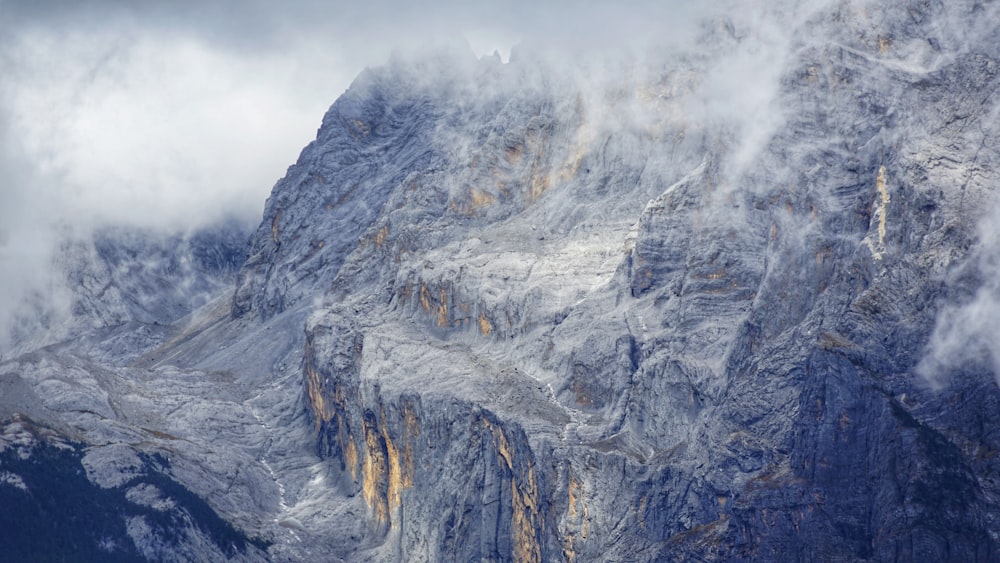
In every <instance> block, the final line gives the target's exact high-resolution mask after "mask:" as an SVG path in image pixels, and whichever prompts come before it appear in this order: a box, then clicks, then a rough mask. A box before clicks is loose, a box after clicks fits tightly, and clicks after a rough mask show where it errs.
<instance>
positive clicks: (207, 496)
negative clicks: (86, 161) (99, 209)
mask: <svg viewBox="0 0 1000 563" xmlns="http://www.w3.org/2000/svg"><path fill="white" fill-rule="evenodd" d="M808 7H810V8H813V11H811V12H805V11H803V10H802V9H796V10H792V11H791V12H789V13H791V14H792V16H794V17H790V18H788V19H787V20H785V21H784V22H783V23H784V24H787V28H788V29H789V30H790V31H789V33H788V37H786V39H787V41H788V42H787V44H784V43H781V44H780V45H779V46H778V48H777V49H778V50H777V51H774V52H771V51H767V52H769V53H771V54H772V55H773V57H774V60H776V61H779V62H780V64H781V66H780V70H781V72H780V73H778V74H776V75H775V78H774V83H773V84H770V83H768V84H761V83H758V82H753V81H751V80H749V78H751V77H746V78H747V80H746V84H744V83H743V81H741V80H739V79H733V78H732V77H729V78H727V77H726V76H725V74H726V73H727V72H730V73H732V72H735V73H736V74H737V75H739V73H738V72H737V71H738V70H739V68H740V64H741V63H742V62H745V60H746V59H744V58H742V57H744V55H745V54H746V53H747V52H752V51H753V49H765V50H766V49H772V48H774V46H773V45H772V44H770V43H767V42H766V41H765V42H763V43H761V42H755V41H756V39H755V38H754V34H753V29H752V28H751V27H749V24H748V23H747V22H742V21H738V20H719V21H714V22H709V23H707V24H706V25H705V27H704V28H703V30H702V33H700V34H699V35H698V39H697V42H696V43H695V44H694V45H693V46H688V47H689V48H687V49H680V50H677V49H675V50H673V51H670V52H669V53H670V56H664V57H658V56H650V57H649V58H645V59H638V60H633V61H631V62H630V63H629V64H623V65H610V66H608V65H605V64H604V63H603V62H601V61H591V60H579V61H573V62H572V63H571V64H567V63H566V61H561V62H553V61H552V60H549V59H546V58H545V57H544V56H542V55H540V54H535V53H531V52H530V51H528V50H525V51H521V52H519V53H517V56H515V57H513V58H512V61H511V62H510V63H508V64H500V63H499V61H497V60H495V59H492V58H485V59H483V60H478V61H477V60H475V59H474V58H472V57H470V56H469V55H468V53H464V52H462V53H454V52H444V53H441V52H436V53H433V54H424V55H422V56H420V57H417V58H415V59H407V58H404V57H397V58H394V59H393V60H392V61H391V62H390V63H389V64H388V65H386V66H385V67H383V68H379V69H372V70H369V71H366V72H365V73H363V74H362V76H360V77H359V78H358V80H357V81H356V82H355V84H354V85H353V86H352V88H351V89H350V90H349V91H348V92H347V93H346V94H345V95H344V96H343V97H342V98H341V99H340V100H338V101H337V102H336V103H335V104H334V105H333V107H332V108H331V109H330V111H329V112H328V113H327V115H326V116H325V117H324V119H323V124H322V126H321V128H320V130H319V132H318V135H317V139H316V141H315V142H313V143H312V144H310V145H309V146H308V147H306V149H305V150H304V151H303V153H302V155H301V157H300V159H299V161H298V162H297V163H296V164H295V165H293V166H292V167H291V168H289V171H288V174H287V175H286V177H285V178H283V179H282V180H281V181H279V182H278V184H277V185H276V186H275V188H274V191H273V193H272V195H271V197H270V198H269V200H268V202H267V204H266V208H265V212H264V218H263V221H262V223H261V224H260V226H259V227H258V228H257V230H256V232H255V233H254V234H253V235H252V237H251V240H250V251H249V259H248V260H247V261H246V263H245V264H243V265H242V267H241V269H240V272H239V275H238V278H237V281H236V284H235V289H232V288H231V286H226V285H225V284H224V283H217V280H219V279H222V278H223V277H224V276H219V277H216V274H226V275H228V273H231V272H232V268H234V267H236V265H237V264H238V263H239V260H237V259H236V256H237V252H236V251H235V245H234V246H233V250H232V251H230V250H226V249H227V248H230V246H229V245H228V244H221V245H219V246H216V245H215V244H214V243H213V244H210V245H208V246H207V247H206V248H208V249H214V248H221V249H223V250H222V251H220V252H219V253H217V254H206V253H204V252H202V253H200V254H199V252H198V251H196V249H195V246H197V245H194V246H192V253H191V254H192V255H198V256H203V257H204V258H205V260H203V261H200V262H197V264H199V265H197V266H195V267H192V268H191V269H190V270H185V269H184V268H186V267H187V266H184V264H186V262H184V263H180V262H175V261H172V260H165V261H163V262H157V264H161V265H155V264H154V265H153V266H150V267H148V268H146V269H142V268H138V269H136V268H134V267H133V265H134V261H135V258H136V253H135V252H132V253H131V254H130V251H129V249H130V248H132V249H134V248H137V243H136V242H135V241H134V240H132V239H130V238H129V237H128V236H124V235H120V236H119V235H115V236H111V237H110V238H109V239H108V241H109V243H108V244H104V243H100V242H98V243H97V244H95V245H93V246H92V248H93V249H94V252H96V253H97V255H98V256H100V257H101V258H100V260H97V261H93V260H91V261H85V262H86V264H91V265H90V266H87V267H81V268H75V269H71V271H72V272H75V274H73V275H76V276H77V278H74V279H77V280H78V281H79V283H77V284H75V285H76V286H77V288H76V291H77V295H76V297H75V299H76V301H75V303H77V304H78V306H77V308H76V310H77V312H78V314H79V316H80V318H83V319H91V320H92V322H93V323H94V324H95V326H96V329H94V330H90V331H85V330H82V329H79V328H77V329H76V330H78V332H77V333H75V334H79V335H81V338H78V339H76V340H74V341H71V342H57V341H56V340H57V339H55V340H53V339H52V338H50V339H48V340H45V341H44V342H42V341H34V342H35V344H36V345H35V346H34V347H31V346H28V347H27V348H26V349H25V350H21V351H20V352H21V353H19V354H17V355H15V357H13V358H12V359H8V360H6V361H4V362H2V363H0V391H2V393H0V415H2V416H3V417H5V418H10V417H13V416H15V415H14V413H21V415H18V416H22V415H25V414H26V415H27V416H29V417H31V419H32V420H37V421H40V423H44V424H45V425H47V427H51V428H53V429H55V430H53V432H56V431H58V433H60V434H61V435H65V436H73V438H72V440H73V444H72V445H70V446H68V447H69V448H70V449H71V450H72V451H73V452H78V453H79V452H84V453H83V454H82V457H81V459H80V460H79V464H81V465H82V466H83V467H84V468H85V469H86V475H87V478H88V482H89V483H91V484H93V485H95V486H99V487H102V489H101V490H104V489H108V490H112V491H117V492H116V493H115V494H119V493H120V494H119V496H122V495H124V501H123V500H122V499H120V498H119V499H117V500H116V501H115V502H122V503H124V502H128V503H132V504H134V505H136V506H143V507H145V508H143V509H142V510H145V509H147V508H148V509H149V510H153V511H160V512H162V510H161V508H164V509H165V507H168V505H169V506H170V507H178V506H180V505H181V504H183V502H181V501H182V500H183V499H187V498H188V497H186V496H185V494H183V493H181V492H178V491H180V489H172V488H171V487H172V485H166V484H164V483H166V481H162V480H157V479H160V478H161V477H162V478H163V479H169V480H170V482H172V483H175V484H177V485H178V486H182V487H184V489H185V490H187V491H190V492H191V493H193V494H194V495H196V497H197V498H199V499H203V500H204V502H205V505H204V507H202V505H198V507H202V508H205V509H206V510H208V511H210V512H211V515H209V516H206V517H207V518H208V520H210V521H211V522H215V523H218V521H217V520H214V519H213V516H214V517H217V518H220V519H222V520H225V521H228V522H229V523H230V524H231V525H232V532H231V533H232V534H237V536H232V537H240V538H243V539H241V540H240V541H243V543H242V544H240V543H239V542H237V543H236V544H226V543H225V542H221V543H220V542H219V541H216V540H215V539H212V538H213V537H214V536H212V533H209V532H211V530H216V529H221V528H215V527H214V526H215V524H211V525H208V524H205V525H198V524H197V523H196V524H195V525H189V524H190V522H189V521H188V520H184V519H183V516H182V515H181V514H182V513H181V512H178V513H176V514H175V513H173V512H170V514H174V515H175V516H176V518H175V519H174V520H172V522H174V523H178V522H181V524H178V526H179V527H180V528H182V529H183V530H184V533H185V534H187V535H185V536H184V538H185V539H182V540H181V543H182V544H183V546H185V547H183V549H187V550H188V551H181V552H183V553H189V554H201V553H208V552H207V551H206V552H202V551H198V550H200V549H202V548H204V549H215V550H216V551H212V552H211V553H212V555H213V556H218V557H233V558H242V557H257V556H259V557H267V558H271V559H274V560H337V559H341V560H351V561H357V560H413V561H437V560H477V559H479V560H498V561H509V560H516V561H552V560H566V561H593V560H627V561H634V560H689V559H690V560H716V559H724V560H878V561H883V560H901V561H904V560H913V559H924V558H926V559H933V560H969V561H989V560H994V559H996V558H997V557H998V550H1000V540H998V537H1000V536H998V534H1000V521H998V517H1000V507H998V505H997V503H996V500H995V499H996V498H998V493H1000V491H998V490H997V486H998V485H997V480H996V473H997V471H998V467H1000V466H998V463H997V461H996V452H997V451H1000V435H998V434H997V432H995V431H994V430H993V429H994V428H998V427H1000V424H998V423H1000V420H998V417H1000V414H998V413H1000V410H998V409H997V405H998V402H1000V391H998V388H997V379H996V373H995V371H996V367H995V365H994V362H993V361H992V360H991V358H992V357H994V356H991V355H990V354H991V353H992V352H991V351H990V350H989V349H988V345H989V339H988V338H984V337H977V339H975V340H974V343H975V346H973V347H970V348H960V350H959V352H963V351H965V350H968V351H969V353H967V354H964V356H965V357H960V358H959V359H960V360H961V361H956V360H955V359H954V358H955V357H957V356H963V354H962V353H959V352H955V350H950V351H949V354H937V355H935V354H934V353H933V351H934V350H936V349H937V348H935V347H936V346H942V345H943V344H942V343H941V342H939V340H940V334H939V333H940V332H941V330H943V329H940V328H938V329H937V330H936V329H935V327H936V326H938V327H940V326H945V328H947V326H949V325H939V319H940V318H942V311H951V313H949V314H950V315H952V316H951V317H948V318H949V319H952V320H954V319H953V317H954V315H956V314H958V313H956V311H958V312H959V313H960V312H961V311H964V310H966V309H967V308H968V306H969V304H974V303H976V302H977V300H978V299H981V298H983V295H984V294H985V295H986V297H987V298H988V297H990V296H991V295H992V294H991V293H990V292H991V291H993V289H994V288H995V284H991V282H990V281H989V280H990V276H991V275H992V274H993V273H994V271H995V268H994V266H993V258H992V257H994V256H995V251H994V250H993V246H992V245H993V242H992V241H991V240H990V238H989V237H988V236H984V235H983V233H989V232H990V231H989V230H988V229H984V228H981V227H980V226H979V225H981V221H983V220H988V219H989V218H990V217H991V215H990V214H989V212H988V210H989V208H990V205H992V203H991V202H992V198H994V197H995V194H994V193H993V191H994V186H995V185H996V183H997V172H996V171H997V170H998V166H997V165H998V162H997V158H998V157H997V152H996V150H995V148H996V147H997V130H996V127H995V125H994V123H993V121H994V120H992V116H993V115H994V114H995V112H996V103H995V101H994V100H993V97H994V96H993V95H992V94H993V92H994V91H995V90H996V88H997V86H998V85H1000V83H998V76H997V60H998V58H1000V53H998V52H997V48H996V45H1000V41H998V39H1000V37H998V36H997V30H996V29H995V28H994V27H991V26H990V25H988V24H985V23H983V22H991V21H996V20H995V17H996V15H997V14H996V9H995V8H994V7H992V6H990V5H984V4H980V3H977V2H956V3H950V4H948V5H944V4H940V3H933V2H930V3H921V4H919V5H918V4H913V3H903V2H891V3H889V4H885V3H881V4H879V5H878V6H876V5H874V4H872V5H865V4H863V3H861V4H859V3H840V4H837V5H821V4H817V5H815V6H812V5H810V6H808ZM800 8H801V7H800ZM734 61H735V62H734ZM773 62H774V61H772V60H769V61H768V64H771V63H773ZM727 80H728V81H727ZM720 81H721V83H722V84H723V86H719V83H720ZM727 84H728V87H729V88H731V89H732V90H734V91H736V92H737V93H739V94H745V95H746V96H747V97H751V98H753V97H754V96H755V95H757V94H759V92H755V91H752V90H753V88H763V89H764V90H766V91H768V92H772V93H773V99H770V101H771V102H773V107H772V105H768V104H759V103H758V104H757V105H754V104H749V105H745V104H742V103H740V101H739V100H738V99H737V98H739V96H736V97H733V96H732V92H730V91H726V92H724V93H726V94H727V96H728V97H726V96H723V99H724V101H726V100H728V101H726V103H725V104H723V105H724V106H725V107H723V109H722V110H720V109H719V107H717V106H718V101H717V97H718V95H719V93H720V92H719V90H718V88H720V87H721V88H725V87H727V86H726V85H727ZM772 87H773V88H772ZM713 88H715V90H713ZM772 90H773V91H772ZM713 96H715V97H716V98H713ZM713 104H715V105H713ZM730 104H731V105H733V106H735V107H738V108H745V107H749V108H752V109H754V111H756V112H759V113H754V112H749V113H748V114H747V115H740V114H736V113H735V112H733V111H729V110H727V109H726V108H728V107H729V105H730ZM227 240H228V239H227ZM138 247H141V249H143V250H142V253H143V254H144V255H147V254H153V255H158V253H159V252H160V251H161V250H163V248H162V247H161V246H157V245H155V244H149V245H147V244H145V243H143V244H139V245H138ZM88 248H90V247H88ZM199 248H200V247H199ZM148 249H153V250H148ZM156 249H161V250H156ZM202 250H205V249H202ZM163 252H166V250H163ZM74 254H75V255H77V256H84V255H86V253H74ZM168 254H169V253H168ZM93 264H97V266H94V265H93ZM177 271H185V272H189V271H193V272H194V273H195V274H196V275H195V276H194V279H196V280H201V281H198V282H197V283H196V284H195V286H194V287H198V288H205V289H206V292H205V299H204V302H205V303H206V304H205V305H204V306H202V307H200V308H197V307H196V306H197V305H200V304H201V301H198V303H195V304H188V305H183V306H179V305H177V304H176V299H177V298H178V296H180V295H190V294H191V292H190V291H188V290H186V289H184V290H181V291H175V290H174V289H172V288H173V286H172V285H171V284H170V283H165V282H164V281H163V280H162V279H161V277H165V278H166V279H168V280H170V279H174V278H172V277H170V276H172V275H173V273H174V272H177ZM94 272H98V273H97V274H94ZM186 279H187V278H186ZM95 280H96V281H95ZM107 280H111V281H112V282H113V283H110V284H105V283H104V282H105V281H107ZM105 286H107V289H106V290H105ZM167 286H170V287H167ZM984 292H985V293H984ZM209 294H210V295H211V298H209ZM973 320H976V319H973ZM121 323H125V324H124V325H122V324H121ZM128 323H135V326H141V327H143V328H145V329H149V330H152V331H153V332H152V333H150V334H148V335H145V336H143V335H140V336H139V337H135V338H134V339H133V340H129V338H127V337H126V334H131V335H135V334H136V332H135V331H126V330H124V329H116V328H113V327H114V326H127V325H128ZM158 323H159V324H158ZM161 324H162V327H161V326H160V325H161ZM973 324H974V326H984V323H982V322H981V319H978V320H977V322H976V323H973ZM987 324H988V323H987ZM156 327H159V328H156ZM952 340H954V339H952ZM952 340H948V339H945V341H944V344H947V345H949V346H953V345H954V343H953V342H952ZM984 342H986V343H985V344H984ZM43 344H45V345H43ZM48 344H51V345H48ZM46 345H48V346H46ZM977 346H978V347H977ZM984 347H985V348H984ZM929 351H930V352H929ZM928 357H931V359H932V360H933V361H929V360H928ZM66 441H67V442H66V443H67V444H68V443H69V438H66ZM67 455H68V454H67ZM74 455H76V454H74ZM157 456H160V457H157ZM168 458H169V464H166V463H164V462H163V461H162V460H166V459H168ZM74 460H75V458H74ZM137 460H138V461H137ZM70 461H71V462H72V463H77V462H76V461H73V460H70ZM4 463H6V461H5V462H4ZM67 463H70V462H67ZM72 463H70V465H72ZM4 467H5V466H0V492H3V491H7V492H12V491H14V490H15V489H16V490H20V488H19V487H21V485H25V486H27V485H28V482H27V480H26V478H25V477H24V476H23V475H22V474H21V473H18V472H15V471H10V470H7V469H4ZM3 471H7V473H3ZM8 474H9V475H8ZM150 475H153V476H154V477H155V476H156V475H159V476H160V477H155V478H154V479H153V481H155V482H153V481H150V480H149V479H146V477H149V476H150ZM143 479H146V480H143ZM4 487H7V488H6V489H5V488H4ZM8 489H9V490H8ZM168 489H169V490H168ZM171 491H174V492H171ZM109 494H110V493H109ZM116 498H117V497H116ZM184 502H187V501H184ZM191 502H195V501H193V500H192V501H191ZM171 503H173V504H171ZM130 506H131V505H130ZM185 506H188V508H186V509H184V510H187V512H186V513H187V514H189V515H191V519H190V520H191V521H192V522H193V521H194V520H197V518H195V517H194V512H192V510H194V511H196V512H199V514H201V513H202V512H200V511H201V508H192V507H194V506H195V505H194V504H190V505H185ZM172 509H173V508H171V510H172ZM136 510H138V509H136ZM204 514H209V512H204ZM182 521H183V522H182ZM206 522H207V521H206ZM154 528H155V527H152V528H150V527H147V528H142V529H139V528H135V529H128V530H126V531H127V533H128V537H129V538H132V540H131V541H132V542H133V543H132V544H131V546H132V547H127V549H132V548H133V547H134V549H135V552H136V553H140V554H141V555H144V556H146V557H154V558H155V557H159V556H160V555H161V554H163V553H166V551H164V550H163V549H161V547H157V546H161V544H162V542H161V538H160V536H161V535H162V533H163V530H160V531H157V529H154ZM143 530H145V531H143ZM150 530H152V531H150ZM199 530H200V531H199ZM206 530H208V531H209V532H206ZM225 530H227V531H226V534H230V531H229V530H230V529H229V528H225ZM240 530H242V531H240ZM147 532H148V533H147ZM158 534H159V535H158ZM198 534H201V535H198ZM206 534H207V535H206ZM238 534H243V535H244V536H245V538H244V536H239V535H238ZM206 537H207V538H208V539H207V540H206V539H205V538H206ZM226 537H230V536H226ZM246 538H259V541H258V540H256V539H255V540H249V539H246ZM216 539H217V538H216ZM88 541H90V540H88ZM255 542H258V543H255ZM122 545H126V546H127V545H128V544H122ZM231 545H236V548H235V549H237V551H232V549H230V546H231ZM212 546H214V547H212ZM240 546H242V550H241V548H240ZM158 549H159V550H160V551H157V550H158ZM177 549H181V548H177ZM227 550H229V551H227ZM129 553H131V552H129Z"/></svg>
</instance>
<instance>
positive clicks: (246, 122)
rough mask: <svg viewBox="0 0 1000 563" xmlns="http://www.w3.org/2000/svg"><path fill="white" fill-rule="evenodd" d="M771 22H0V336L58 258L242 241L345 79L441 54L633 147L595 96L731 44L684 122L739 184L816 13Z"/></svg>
mask: <svg viewBox="0 0 1000 563" xmlns="http://www.w3.org/2000/svg"><path fill="white" fill-rule="evenodd" d="M782 4H783V5H782V6H781V8H782V9H781V10H779V9H777V8H774V7H772V8H766V7H748V6H746V5H745V4H743V3H739V2H728V1H727V2H720V3H714V4H713V5H710V6H700V7H693V6H691V5H689V4H687V3H682V2H645V1H641V2H632V3H629V4H627V5H614V6H612V5H610V4H608V5H606V4H601V3H587V4H583V5H578V4H576V3H570V2H556V3H547V4H544V5H538V4H535V3H529V2H525V1H516V2H512V3H504V4H502V5H501V4H498V3H494V4H489V5H486V4H484V5H477V4H471V3H467V2H457V1H448V2H438V3H435V4H433V5H430V6H424V5H421V6H419V7H417V6H415V5H411V4H403V3H398V2H369V3H364V4H357V3H333V4H330V3H325V2H315V1H312V0H300V1H297V2H292V3H288V4H282V5H280V6H279V5H276V4H273V3H266V2H247V3H241V4H240V5H239V7H238V8H234V6H233V4H231V3H228V2H221V1H214V2H212V1H210V2H190V1H181V2H173V3H169V4H160V5H154V4H147V3H131V2H122V1H118V0H91V1H85V2H60V1H41V2H27V1H9V0H8V1H7V2H2V3H0V69H2V71H3V75H4V82H3V83H2V84H0V185H2V186H3V187H2V192H0V199H2V204H0V205H2V207H0V219H2V221H3V223H2V227H0V319H8V318H9V317H10V314H11V311H13V310H14V309H16V307H17V306H18V304H19V303H21V302H22V301H23V300H24V298H25V295H27V294H28V292H29V291H32V290H33V291H36V292H37V291H42V292H43V293H51V292H48V291H47V290H45V288H48V287H52V286H54V285H58V283H59V280H60V276H59V273H58V272H56V271H53V267H52V262H53V260H54V258H55V251H56V248H57V246H58V245H59V244H60V243H61V241H64V240H66V239H67V238H87V237H89V236H90V233H92V232H93V231H94V230H95V229H100V228H102V227H106V226H115V225H122V226H129V227H140V228H145V229H150V230H154V231H159V232H162V233H165V234H167V233H176V232H192V231H194V230H196V229H200V228H204V227H206V226H210V225H213V224H216V223H219V222H220V221H224V220H236V221H239V222H241V223H244V224H247V225H252V224H255V223H256V222H258V221H259V220H260V215H261V212H262V209H263V204H264V201H265V199H266V198H267V196H268V194H269V192H270V190H271V187H272V186H273V185H274V182H275V181H276V180H277V179H279V178H280V177H282V176H283V175H284V172H285V169H286V167H287V166H289V165H290V164H292V163H293V162H295V160H296V158H297V155H298V153H299V151H300V150H301V148H302V147H303V146H305V145H306V144H307V143H308V142H310V141H311V140H312V139H313V138H314V137H315V133H316V128H317V127H318V126H319V124H320V122H321V119H322V116H323V114H324V113H325V111H326V110H327V108H328V107H329V106H330V104H331V103H332V102H333V101H334V100H335V99H336V98H337V97H338V96H339V95H340V94H341V93H342V92H343V91H345V90H346V88H347V87H348V86H349V85H350V83H351V81H352V80H353V78H354V77H355V76H356V75H357V74H358V73H359V72H360V71H361V70H363V69H364V68H365V67H370V66H375V65H381V64H384V63H385V62H386V61H387V60H388V59H389V58H390V54H391V53H393V52H394V51H395V52H397V53H399V52H403V53H406V52H411V51H413V49H414V47H416V46H420V45H424V44H426V43H428V42H434V41H439V40H442V39H447V40H449V41H455V40H457V41H459V42H464V43H465V44H467V46H468V47H467V48H468V49H469V50H471V52H472V53H473V54H474V55H476V56H483V55H488V54H491V53H493V52H497V53H499V54H500V56H501V58H502V60H503V61H508V60H510V58H511V57H512V56H513V55H512V52H520V53H522V54H523V53H533V54H534V55H535V56H540V57H547V58H548V59H549V61H550V62H551V63H552V64H553V65H561V66H566V67H570V66H571V67H573V68H575V69H577V70H576V76H575V77H574V80H575V81H576V83H577V85H578V87H579V88H580V91H582V92H584V93H588V92H589V95H590V96H591V99H592V100H593V102H594V103H592V104H590V107H591V109H592V111H591V115H592V116H594V117H595V118H596V120H595V122H596V125H597V126H600V127H610V126H614V127H633V126H643V125H642V124H643V123H649V122H651V121H650V118H653V117H655V116H653V115H652V114H651V113H650V112H651V111H655V108H651V107H646V106H643V105H641V104H638V105H637V104H632V105H630V106H628V107H622V108H619V110H621V115H625V116H629V118H628V119H626V120H625V121H624V122H622V123H619V124H616V125H612V124H614V123H615V122H616V121H617V120H618V119H619V117H621V115H615V116H604V117H601V115H600V112H601V111H602V110H601V108H600V105H601V99H603V97H604V96H605V95H606V93H607V91H608V90H610V89H613V88H615V87H621V81H622V80H627V78H628V77H629V76H631V75H632V74H630V73H633V70H634V69H642V68H648V67H650V66H653V67H655V66H656V65H657V64H659V63H660V62H661V61H665V60H668V59H669V57H671V56H674V55H675V54H677V53H683V52H685V51H688V52H690V51H691V50H692V48H693V46H694V45H695V42H696V41H697V40H698V38H699V37H700V36H702V35H703V34H704V33H706V32H720V31H719V30H720V29H721V28H725V27H726V26H729V28H730V29H729V30H728V31H726V30H723V31H722V32H727V33H731V34H732V35H733V36H732V41H733V45H734V47H733V49H732V52H731V53H729V54H726V55H725V56H723V57H722V58H721V59H719V60H718V61H717V63H718V64H717V65H716V66H715V67H714V70H712V71H711V72H710V73H709V74H708V75H707V77H705V79H704V80H702V81H700V82H699V83H697V84H694V85H693V88H695V90H694V91H693V92H691V96H690V98H689V102H690V103H689V104H688V105H687V106H686V107H685V110H684V111H685V112H686V113H687V114H688V118H689V119H691V120H697V121H703V122H706V123H711V122H727V123H730V124H731V127H732V130H733V135H732V137H731V141H732V144H733V147H732V150H733V153H734V154H735V155H736V156H735V157H734V158H733V159H732V160H733V162H734V163H735V165H734V166H735V167H736V169H737V170H736V172H738V168H739V167H740V166H741V165H742V164H741V163H746V162H749V161H750V160H751V159H752V158H753V156H754V155H755V154H756V152H757V151H759V150H760V148H761V147H762V146H763V144H764V143H765V142H766V141H767V138H768V136H769V135H770V134H771V133H772V132H773V130H774V129H775V128H776V127H778V126H780V124H781V122H782V119H783V117H782V113H781V111H780V108H777V107H775V104H774V97H775V95H776V92H777V89H778V81H779V79H780V73H781V71H782V69H783V65H784V63H785V60H786V55H787V52H788V49H789V44H790V43H789V42H790V39H791V30H793V29H794V28H795V27H796V26H795V25H794V23H795V22H796V21H800V20H801V19H802V18H805V17H808V15H809V14H810V13H812V11H814V10H815V9H817V7H818V6H822V5H825V4H826V3H825V2H787V3H782ZM712 30H714V31H712ZM564 63H565V64H564ZM652 122H655V119H654V120H653V121H652ZM734 173H735V172H734ZM44 300H45V298H43V301H44ZM49 300H50V301H51V299H49ZM0 324H2V325H6V324H7V322H0ZM0 337H2V335H0Z"/></svg>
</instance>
